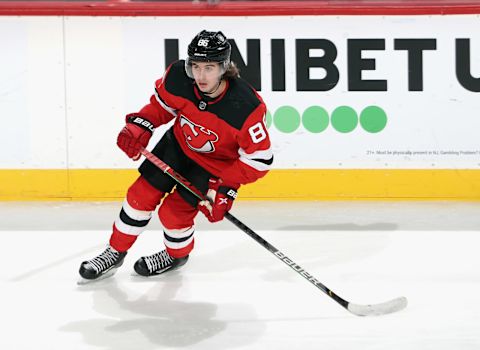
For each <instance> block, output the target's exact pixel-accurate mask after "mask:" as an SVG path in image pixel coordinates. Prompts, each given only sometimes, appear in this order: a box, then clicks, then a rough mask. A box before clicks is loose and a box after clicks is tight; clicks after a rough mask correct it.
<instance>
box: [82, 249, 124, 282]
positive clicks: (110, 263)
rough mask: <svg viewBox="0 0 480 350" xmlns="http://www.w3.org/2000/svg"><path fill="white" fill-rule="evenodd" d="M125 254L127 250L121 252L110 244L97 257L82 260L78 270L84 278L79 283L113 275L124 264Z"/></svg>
mask: <svg viewBox="0 0 480 350" xmlns="http://www.w3.org/2000/svg"><path fill="white" fill-rule="evenodd" d="M125 255H127V252H123V253H120V252H117V251H116V250H115V249H113V248H112V247H110V246H108V247H107V249H105V251H104V252H103V253H101V254H100V255H98V256H97V257H95V258H93V259H91V260H88V261H84V262H82V264H81V265H80V270H79V271H78V272H79V273H80V276H82V278H83V279H84V280H80V281H79V282H78V283H79V284H84V283H88V282H91V281H93V280H101V279H104V278H107V277H110V276H112V275H113V274H114V273H115V272H116V271H117V269H118V268H119V267H120V266H122V264H123V259H125Z"/></svg>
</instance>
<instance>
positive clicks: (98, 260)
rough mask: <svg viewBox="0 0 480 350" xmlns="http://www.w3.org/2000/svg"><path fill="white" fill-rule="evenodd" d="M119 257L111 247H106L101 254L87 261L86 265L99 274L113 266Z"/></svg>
mask: <svg viewBox="0 0 480 350" xmlns="http://www.w3.org/2000/svg"><path fill="white" fill-rule="evenodd" d="M119 256H120V254H119V253H118V252H117V251H114V250H113V249H112V248H111V247H107V249H105V251H104V252H103V253H102V254H100V255H99V256H97V257H95V258H93V259H92V260H89V261H88V263H89V264H90V266H92V267H93V269H94V270H95V271H96V272H97V273H99V272H103V271H105V270H107V269H109V268H110V267H112V266H113V265H115V263H116V262H117V260H118V258H119Z"/></svg>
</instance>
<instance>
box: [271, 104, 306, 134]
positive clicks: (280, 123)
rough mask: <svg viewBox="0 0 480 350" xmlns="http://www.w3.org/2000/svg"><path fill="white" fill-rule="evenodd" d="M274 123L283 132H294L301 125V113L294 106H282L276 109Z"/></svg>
mask: <svg viewBox="0 0 480 350" xmlns="http://www.w3.org/2000/svg"><path fill="white" fill-rule="evenodd" d="M273 124H274V125H275V127H276V128H277V129H278V130H279V131H281V132H284V133H287V134H288V133H291V132H294V131H295V130H297V129H298V127H299V126H300V113H298V111H297V110H296V109H295V108H293V107H292V106H282V107H280V108H278V109H277V110H276V111H275V114H274V115H273Z"/></svg>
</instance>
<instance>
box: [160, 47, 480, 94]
mask: <svg viewBox="0 0 480 350" xmlns="http://www.w3.org/2000/svg"><path fill="white" fill-rule="evenodd" d="M454 40H455V52H454V53H452V54H453V55H454V56H455V66H454V67H451V69H453V70H454V71H455V76H456V79H457V82H458V84H459V85H460V86H461V87H463V88H464V89H465V90H468V91H471V92H480V77H475V76H473V74H472V67H471V63H472V62H471V59H470V50H471V45H472V43H471V40H470V39H469V38H457V39H454ZM260 42H261V40H260V39H246V48H247V50H246V52H247V54H246V57H243V56H242V55H241V54H240V52H239V50H238V47H237V45H236V43H235V40H230V43H231V44H232V61H234V62H235V63H236V64H237V66H238V67H239V68H240V71H241V72H242V77H243V78H244V79H246V80H247V81H248V82H249V83H250V84H251V85H252V86H253V87H254V88H255V89H257V90H259V91H261V90H262V80H261V67H262V59H261V56H260ZM385 44H386V39H381V38H374V39H372V38H369V39H360V38H359V39H347V65H348V67H347V75H348V76H347V77H346V79H347V82H348V83H347V88H348V91H388V81H387V79H376V80H373V79H364V78H362V73H364V72H366V71H374V70H375V67H376V60H375V59H373V58H364V56H365V54H364V53H366V52H368V51H384V50H385ZM478 44H479V45H480V43H478ZM270 49H271V63H272V64H271V78H272V79H271V81H272V86H271V91H286V63H285V61H286V60H285V39H271V40H270ZM393 49H394V50H396V51H404V52H406V54H407V55H406V56H407V58H406V62H405V64H406V66H407V69H405V70H404V71H405V72H406V74H407V75H408V76H407V79H408V91H423V85H424V84H423V66H424V64H423V61H424V53H425V52H426V51H436V50H437V39H435V38H424V39H417V38H414V39H393ZM311 50H321V51H323V53H324V54H323V55H322V56H311ZM337 54H338V50H337V47H336V45H335V43H334V42H332V41H330V40H328V39H295V65H296V67H295V68H296V70H295V72H296V73H295V74H296V91H329V90H332V89H334V88H335V87H336V86H337V84H338V82H339V81H340V73H339V69H338V67H337V64H336V63H335V61H336V59H337ZM178 57H179V56H178V39H165V63H166V65H168V64H170V63H171V62H173V61H175V60H177V59H178ZM246 62H248V64H247V63H246ZM312 68H321V69H323V70H324V71H325V73H326V74H325V76H324V77H322V78H321V79H314V78H312V77H311V76H310V69H312Z"/></svg>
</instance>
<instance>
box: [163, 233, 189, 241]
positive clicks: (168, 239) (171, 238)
mask: <svg viewBox="0 0 480 350" xmlns="http://www.w3.org/2000/svg"><path fill="white" fill-rule="evenodd" d="M193 233H194V232H192V234H191V235H189V236H187V237H182V238H173V237H172V236H169V235H167V233H166V232H163V236H164V237H165V239H166V240H167V241H169V242H172V243H181V242H185V241H187V240H189V239H190V238H191V237H192V236H193Z"/></svg>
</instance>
